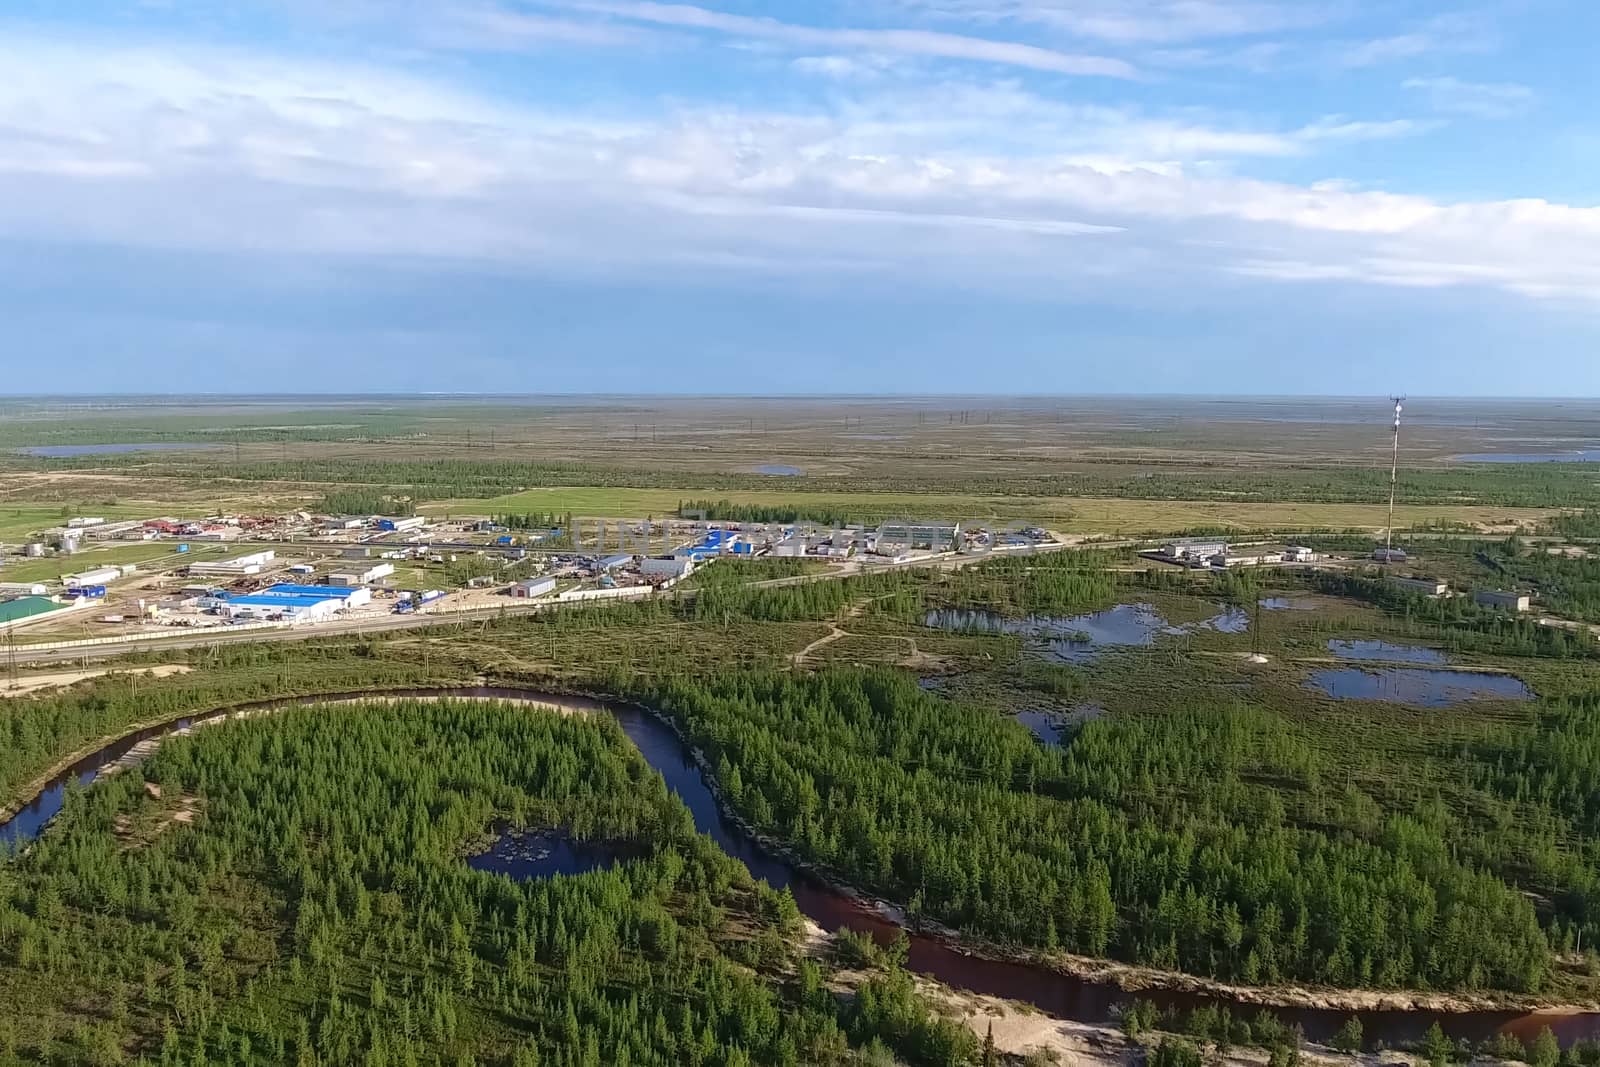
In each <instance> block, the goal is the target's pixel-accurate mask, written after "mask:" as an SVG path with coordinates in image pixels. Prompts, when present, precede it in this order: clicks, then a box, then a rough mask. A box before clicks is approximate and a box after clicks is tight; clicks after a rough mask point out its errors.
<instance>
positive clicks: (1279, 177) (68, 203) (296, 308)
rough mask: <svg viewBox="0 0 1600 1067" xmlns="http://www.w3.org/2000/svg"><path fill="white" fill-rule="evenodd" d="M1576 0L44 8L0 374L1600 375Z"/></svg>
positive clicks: (1586, 16) (195, 1)
mask: <svg viewBox="0 0 1600 1067" xmlns="http://www.w3.org/2000/svg"><path fill="white" fill-rule="evenodd" d="M1596 40H1600V5H1596V4H1593V3H1589V2H1587V0H1485V2H1479V3H1472V2H1467V3H1461V4H1456V3H1452V2H1448V0H1445V2H1423V0H1387V2H1376V0H850V2H848V3H844V2H838V3H835V2H831V0H821V2H812V3H801V2H798V0H766V2H760V0H704V2H703V3H699V4H672V3H655V2H646V0H144V2H131V0H74V2H73V3H71V4H61V3H58V2H56V0H11V2H10V3H8V4H6V5H5V7H4V9H3V11H0V72H3V74H4V76H3V77H0V323H3V324H4V326H5V330H4V334H3V335H0V336H4V338H5V342H4V349H3V351H4V352H5V358H4V359H3V360H0V368H3V369H0V392H37V391H50V390H79V391H108V390H110V391H116V390H132V391H150V390H154V389H162V388H171V389H174V390H183V391H240V390H274V391H282V390H285V389H304V390H308V391H319V390H327V391H348V390H359V389H372V390H412V389H415V390H437V389H448V390H463V391H494V390H497V389H504V390H507V391H519V392H520V391H529V390H532V391H539V390H551V391H581V390H586V389H598V390H605V391H652V390H663V391H679V392H705V391H715V392H753V393H760V392H774V391H776V392H783V391H793V392H819V391H839V392H852V393H859V392H872V391H914V392H937V391H950V392H971V391H995V392H1029V391H1044V392H1076V391H1083V392H1105V391H1111V392H1137V391H1153V392H1174V391H1196V392H1265V393H1279V394H1281V393H1290V392H1312V393H1314V392H1331V393H1337V394H1350V393H1352V392H1375V393H1383V392H1386V391H1388V390H1390V389H1398V390H1404V391H1408V392H1413V393H1418V394H1423V393H1426V394H1434V395H1438V394H1463V395H1464V394H1522V395H1558V396H1559V395H1600V120H1597V119H1596V118H1595V117H1594V115H1593V102H1594V100H1595V99H1597V98H1600V64H1596V63H1595V61H1594V58H1595V53H1594V42H1595V41H1596Z"/></svg>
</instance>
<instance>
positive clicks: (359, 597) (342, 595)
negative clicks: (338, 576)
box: [255, 582, 372, 608]
mask: <svg viewBox="0 0 1600 1067" xmlns="http://www.w3.org/2000/svg"><path fill="white" fill-rule="evenodd" d="M255 595H256V596H282V597H295V596H314V597H333V598H335V599H336V600H338V601H339V602H340V607H343V608H359V607H361V606H362V605H363V604H370V603H372V590H370V589H356V588H352V587H350V586H342V585H295V584H292V583H289V582H281V583H279V584H278V585H273V586H268V587H267V588H266V589H263V590H262V591H261V592H259V593H256V594H255Z"/></svg>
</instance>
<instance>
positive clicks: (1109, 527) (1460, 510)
mask: <svg viewBox="0 0 1600 1067" xmlns="http://www.w3.org/2000/svg"><path fill="white" fill-rule="evenodd" d="M698 495H703V493H701V492H700V491H698V490H694V489H681V490H680V489H629V488H604V487H576V488H569V487H552V488H549V489H530V490H528V491H526V492H522V493H512V494H509V495H506V496H497V497H483V498H462V499H455V500H442V501H434V502H431V503H429V504H426V505H424V506H423V507H422V508H421V509H420V510H421V511H422V512H423V513H424V514H429V515H438V516H443V515H477V514H491V513H497V512H507V511H559V512H566V511H570V512H572V513H573V514H575V515H580V516H585V517H589V516H604V517H637V518H641V519H642V518H645V517H647V516H653V517H658V518H659V517H661V516H665V515H670V514H672V513H674V512H675V511H676V510H677V508H678V505H679V503H680V502H682V501H684V500H689V499H694V498H696V497H697V496H698ZM721 495H722V496H724V497H726V498H727V499H728V500H729V501H730V502H732V503H734V504H751V505H764V506H792V507H797V508H810V509H816V510H819V511H823V510H829V511H843V512H847V513H849V514H851V515H859V516H860V517H861V518H862V519H864V520H867V521H871V520H873V519H881V518H887V517H897V516H906V517H918V518H951V519H961V520H972V521H980V520H991V521H999V522H1007V521H1018V522H1043V523H1048V524H1051V525H1052V526H1054V527H1055V528H1056V529H1058V530H1061V531H1063V532H1069V533H1083V534H1108V535H1113V536H1136V535H1140V534H1144V533H1151V532H1171V531H1177V530H1187V529H1195V528H1203V527H1234V528H1239V529H1282V530H1295V529H1303V530H1313V529H1351V528H1359V529H1369V530H1377V529H1381V528H1382V527H1383V526H1385V525H1386V524H1387V523H1388V508H1387V507H1386V506H1383V505H1377V504H1269V503H1255V502H1241V503H1228V502H1217V501H1198V500H1117V499H1106V498H1091V497H992V496H988V497H984V496H968V495H960V494H912V493H906V494H898V493H805V492H784V491H782V490H772V491H736V490H729V491H727V492H725V493H723V494H721ZM1553 514H1557V512H1556V511H1555V510H1554V509H1550V508H1507V507H1490V506H1484V505H1470V504H1463V505H1442V506H1417V507H1404V506H1402V507H1400V508H1397V509H1396V511H1395V520H1396V524H1397V525H1404V526H1421V525H1425V524H1429V523H1441V522H1459V523H1472V524H1483V525H1501V524H1508V523H1509V524H1516V523H1521V524H1526V525H1528V526H1532V525H1535V524H1537V523H1538V522H1540V521H1543V520H1544V519H1546V518H1548V517H1549V516H1551V515H1553Z"/></svg>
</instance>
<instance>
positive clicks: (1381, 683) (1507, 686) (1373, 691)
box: [1306, 667, 1534, 708]
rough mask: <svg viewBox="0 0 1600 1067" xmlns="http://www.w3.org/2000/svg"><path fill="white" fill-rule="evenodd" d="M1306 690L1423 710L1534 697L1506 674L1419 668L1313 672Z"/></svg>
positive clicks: (1335, 696)
mask: <svg viewBox="0 0 1600 1067" xmlns="http://www.w3.org/2000/svg"><path fill="white" fill-rule="evenodd" d="M1306 687H1307V688H1309V689H1316V690H1318V691H1320V692H1322V693H1324V694H1326V695H1327V696H1330V697H1333V698H1334V699H1336V700H1382V701H1387V702H1388V703H1391V704H1411V705H1413V706H1416V707H1423V708H1448V707H1451V706H1453V705H1455V704H1465V703H1467V702H1469V701H1473V700H1532V699H1533V696H1534V693H1533V690H1531V689H1529V688H1528V686H1527V683H1525V682H1523V680H1522V679H1521V678H1514V677H1512V676H1511V675H1509V674H1483V673H1479V672H1477V671H1440V670H1425V669H1423V668H1419V667H1397V668H1394V669H1392V670H1364V669H1362V668H1360V667H1337V668H1331V669H1328V670H1321V671H1316V672H1315V673H1313V674H1312V675H1311V677H1310V678H1308V679H1307V680H1306Z"/></svg>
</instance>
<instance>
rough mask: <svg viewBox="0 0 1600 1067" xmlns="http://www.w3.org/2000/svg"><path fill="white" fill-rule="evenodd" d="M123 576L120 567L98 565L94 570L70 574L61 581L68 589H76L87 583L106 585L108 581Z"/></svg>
mask: <svg viewBox="0 0 1600 1067" xmlns="http://www.w3.org/2000/svg"><path fill="white" fill-rule="evenodd" d="M121 577H122V570H121V568H119V567H96V568H95V569H94V570H92V571H84V572H83V573H82V574H69V575H67V576H66V577H65V578H63V579H61V581H62V584H64V585H65V586H66V587H67V588H68V589H76V588H78V587H80V586H85V585H105V584H106V583H107V582H114V581H116V580H117V579H118V578H121Z"/></svg>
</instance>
